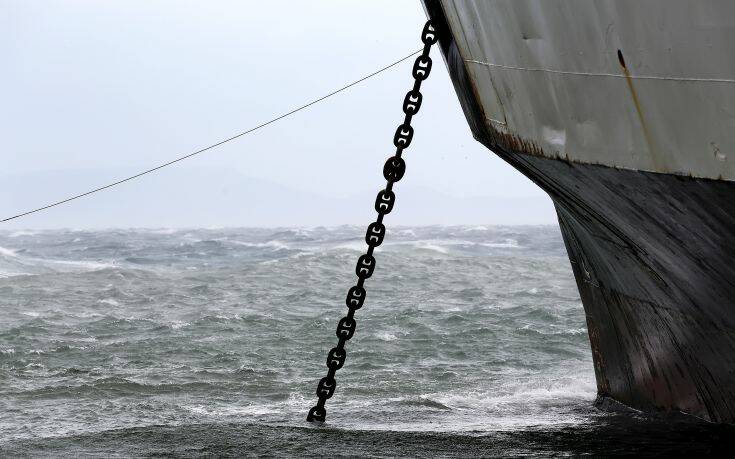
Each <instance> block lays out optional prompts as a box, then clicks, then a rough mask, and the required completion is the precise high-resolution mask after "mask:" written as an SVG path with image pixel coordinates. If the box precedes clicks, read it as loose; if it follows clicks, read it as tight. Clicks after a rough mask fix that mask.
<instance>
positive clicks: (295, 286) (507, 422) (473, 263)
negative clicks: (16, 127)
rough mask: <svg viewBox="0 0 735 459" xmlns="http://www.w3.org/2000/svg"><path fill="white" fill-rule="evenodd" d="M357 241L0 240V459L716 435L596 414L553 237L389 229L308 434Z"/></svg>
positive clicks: (494, 446) (327, 232) (496, 230)
mask: <svg viewBox="0 0 735 459" xmlns="http://www.w3.org/2000/svg"><path fill="white" fill-rule="evenodd" d="M363 234H364V230H363V228H361V227H354V226H342V227H332V228H298V229H295V228H277V229H212V230H204V229H196V230H194V229H192V230H166V229H162V230H107V231H74V230H53V231H43V232H34V231H4V232H0V308H1V310H2V311H3V314H2V317H3V318H2V320H1V321H0V400H1V402H0V405H1V406H2V409H1V410H0V452H1V453H4V454H7V455H16V454H27V455H38V454H49V453H54V454H93V455H99V454H101V455H105V456H109V455H115V454H117V455H120V456H130V455H151V454H170V453H173V454H180V455H199V454H214V455H242V454H264V455H288V456H304V455H341V454H344V455H368V456H395V455H411V456H422V455H426V456H432V455H437V454H438V455H445V456H453V455H493V454H557V453H562V454H563V453H580V452H597V453H600V452H603V453H604V452H608V453H610V452H631V451H634V450H636V448H639V447H640V446H641V445H647V446H651V445H654V446H656V447H657V448H659V449H658V451H660V452H665V451H670V450H677V448H681V447H683V446H686V447H689V448H692V447H695V446H696V445H693V444H691V443H690V442H689V441H688V439H691V438H693V437H692V436H694V437H696V438H698V439H699V440H702V439H705V440H707V441H704V442H702V441H700V442H699V443H701V444H702V445H703V446H702V448H707V447H708V446H707V445H710V446H711V444H712V443H711V442H709V440H710V439H711V438H719V437H718V436H723V435H727V434H728V432H729V431H728V430H723V429H724V428H716V429H714V430H713V429H709V428H705V427H702V426H701V425H699V424H696V423H694V424H692V423H685V424H684V427H681V426H678V427H675V428H677V429H683V430H680V431H679V433H678V434H677V435H671V429H672V428H674V427H672V426H676V424H672V423H668V424H666V425H665V426H661V425H658V424H656V422H655V420H651V419H646V418H644V417H642V416H641V415H634V414H630V413H626V414H611V413H604V412H601V411H598V410H597V409H595V408H594V407H593V401H594V399H595V396H596V388H595V382H594V372H593V367H592V360H591V355H590V349H589V344H588V340H587V331H586V328H585V320H584V312H583V309H582V305H581V302H580V299H579V295H578V292H577V289H576V286H575V283H574V279H573V276H572V272H571V268H570V265H569V260H568V258H567V257H566V253H565V251H564V246H563V242H562V239H561V235H560V234H559V231H558V229H557V228H556V227H552V226H527V227H485V226H451V227H442V226H434V227H415V228H407V227H404V228H394V229H392V230H391V231H390V232H389V234H388V236H387V238H386V242H385V243H384V245H383V246H381V247H380V248H379V249H378V250H377V253H376V258H377V263H378V267H377V270H376V273H375V275H374V276H373V277H372V278H371V279H369V281H368V282H367V292H368V297H367V301H366V304H365V306H364V307H363V308H362V309H360V310H359V311H358V312H357V315H356V317H357V322H358V327H357V332H356V335H355V337H354V338H353V339H352V340H351V341H350V342H349V343H348V345H347V352H348V356H347V362H346V364H345V367H344V368H343V369H342V370H340V371H339V372H338V375H337V384H338V386H337V391H336V394H335V396H334V397H333V398H332V399H330V400H329V402H328V405H327V409H328V423H327V424H326V425H325V426H321V427H315V426H311V425H309V424H307V423H305V422H304V418H305V415H306V412H307V411H308V409H309V407H311V406H312V405H313V404H314V402H315V399H316V398H315V394H314V391H315V387H316V382H317V381H318V380H319V378H321V377H322V376H323V374H324V373H325V371H326V367H325V359H326V354H327V351H328V350H329V349H330V348H331V347H332V346H333V345H334V344H335V343H336V336H335V334H334V330H335V327H336V323H337V321H338V320H339V318H340V317H341V316H342V315H344V314H345V313H346V308H345V306H344V296H345V294H346V292H347V289H348V288H349V287H350V286H351V285H352V284H353V283H354V280H355V276H354V265H355V261H356V259H357V257H358V256H359V254H360V253H361V252H362V251H363V250H364V241H363ZM682 432H683V433H684V434H686V435H684V434H682Z"/></svg>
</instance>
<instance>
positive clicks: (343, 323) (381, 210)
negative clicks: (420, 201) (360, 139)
mask: <svg viewBox="0 0 735 459" xmlns="http://www.w3.org/2000/svg"><path fill="white" fill-rule="evenodd" d="M437 38H438V37H437V35H436V30H435V29H434V26H433V25H432V23H431V21H427V22H426V25H425V26H424V30H423V32H422V33H421V41H422V42H423V43H424V49H423V52H422V53H421V55H420V56H418V57H417V58H416V61H415V62H414V64H413V70H412V72H411V73H412V75H413V78H414V83H413V89H411V90H410V91H409V92H408V93H407V94H406V97H405V98H404V99H403V113H404V114H405V115H406V116H405V118H404V120H403V123H402V124H401V125H400V126H398V128H397V129H396V133H395V135H394V136H393V145H395V147H396V153H395V155H394V156H392V157H390V158H388V161H386V163H385V165H384V166H383V177H385V180H386V181H387V183H386V186H385V189H383V190H380V191H379V192H378V196H377V197H376V198H375V211H376V212H377V213H378V218H377V219H376V221H374V222H373V223H371V224H370V225H369V226H368V228H367V232H366V233H365V242H366V243H367V246H368V249H367V253H365V254H364V255H362V256H360V258H359V259H358V260H357V266H356V268H355V274H357V284H356V285H354V286H353V287H351V288H350V290H349V291H348V292H347V300H346V304H347V309H348V312H347V315H346V316H345V317H343V318H342V319H340V321H339V323H338V324H337V338H339V342H338V343H337V346H336V347H333V348H332V349H331V350H330V351H329V354H328V355H327V368H328V369H329V371H328V372H327V376H325V377H323V378H322V379H321V380H320V381H319V384H318V385H317V388H316V395H317V397H318V398H319V400H318V402H317V404H316V405H315V406H314V407H312V408H311V410H309V414H308V416H307V417H306V420H307V421H309V422H313V421H317V422H324V420H325V419H326V417H327V409H326V408H325V407H324V405H325V403H326V402H327V400H328V399H329V398H331V397H332V395H334V389H335V388H336V387H337V381H335V379H334V375H335V373H336V372H337V370H339V369H340V368H342V366H343V365H344V363H345V358H346V357H347V351H345V343H346V342H347V341H349V340H350V338H352V336H353V335H354V334H355V328H356V327H357V321H356V320H355V318H354V316H355V311H357V310H358V309H360V308H361V307H362V305H363V303H364V302H365V295H366V292H365V287H364V285H365V281H366V280H367V279H369V278H370V276H372V275H373V271H374V270H375V257H374V256H373V251H374V250H375V248H376V247H378V246H379V245H380V244H382V243H383V238H384V237H385V225H384V224H383V217H385V216H386V215H387V214H389V213H390V212H391V210H393V205H394V204H395V201H396V195H395V193H394V192H393V184H394V183H396V182H398V181H399V180H401V178H403V174H404V173H405V172H406V162H405V161H404V160H403V158H401V155H402V154H403V150H405V149H406V148H408V146H409V145H411V140H412V139H413V128H412V127H411V119H412V118H413V116H414V115H415V114H416V113H418V111H419V109H420V108H421V102H422V99H423V96H422V95H421V92H420V91H419V89H421V82H422V81H424V80H425V79H426V78H427V77H428V76H429V73H430V72H431V58H430V57H429V51H430V50H431V45H433V44H434V43H436V41H437Z"/></svg>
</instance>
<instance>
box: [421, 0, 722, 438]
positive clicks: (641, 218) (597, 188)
mask: <svg viewBox="0 0 735 459" xmlns="http://www.w3.org/2000/svg"><path fill="white" fill-rule="evenodd" d="M424 3H425V6H426V9H427V12H428V14H429V16H430V17H431V18H432V19H433V20H434V21H435V23H436V26H437V28H438V30H439V34H440V37H441V39H440V44H441V48H442V51H443V53H444V57H445V61H446V63H447V67H448V69H449V71H450V74H451V77H452V81H453V83H454V85H455V90H456V92H457V95H458V97H459V100H460V103H461V105H462V108H463V110H464V112H465V115H466V117H467V120H468V123H469V125H470V128H471V130H472V132H473V135H474V136H475V138H476V139H477V140H478V141H480V142H482V143H483V144H484V145H485V146H487V147H488V148H489V149H491V150H492V151H493V152H495V153H496V154H498V155H499V156H501V157H502V158H503V159H505V160H506V161H507V162H509V163H510V164H511V165H513V166H514V167H515V168H517V169H518V170H520V171H521V172H522V173H523V174H525V175H526V176H527V177H529V178H530V179H531V180H533V181H534V182H535V183H536V184H538V185H539V186H540V187H541V188H543V189H544V190H545V191H546V192H547V193H548V194H549V196H550V197H551V198H552V200H553V201H554V204H555V206H556V210H557V214H558V217H559V224H560V227H561V230H562V234H563V236H564V242H565V245H566V248H567V252H568V255H569V259H570V262H571V265H572V268H573V272H574V276H575V278H576V281H577V285H578V288H579V292H580V296H581V299H582V303H583V306H584V310H585V314H586V319H587V325H588V332H589V339H590V344H591V348H592V356H593V361H594V367H595V375H596V379H597V386H598V393H599V395H600V399H599V400H600V401H601V402H603V401H604V400H608V399H611V400H614V401H616V402H620V403H622V404H625V405H627V406H630V407H633V408H636V409H640V410H646V411H664V412H684V413H687V414H691V415H694V416H698V417H701V418H703V419H706V420H709V421H713V422H728V423H732V422H735V333H733V331H735V314H733V308H734V307H735V303H734V301H733V299H734V298H735V261H734V260H735V246H733V244H732V241H735V234H734V233H735V199H734V198H735V185H734V184H733V182H731V181H728V180H716V179H710V178H698V177H695V176H692V175H682V174H672V173H660V172H655V171H645V170H637V169H635V168H621V167H613V166H609V165H600V164H590V163H585V162H584V161H579V160H574V159H572V160H570V159H569V158H568V157H566V156H560V155H559V154H551V153H548V152H547V151H544V149H543V148H539V147H538V145H537V144H536V143H534V142H532V141H527V140H525V139H523V137H522V136H519V135H518V134H517V133H514V132H513V131H512V130H510V131H508V130H501V129H497V126H494V125H493V123H488V118H489V117H488V107H487V105H488V103H487V101H486V100H485V99H483V97H482V89H481V88H478V83H479V82H478V81H477V79H476V78H474V77H473V74H472V72H471V71H470V70H468V64H467V58H466V57H463V56H462V52H461V50H460V49H459V46H458V43H457V41H456V39H455V35H454V33H453V31H452V28H451V26H450V25H449V24H448V22H447V19H446V17H445V11H444V9H443V6H442V4H441V3H440V2H435V1H431V0H426V1H425V2H424ZM455 7H456V6H455ZM618 153H619V156H620V157H623V156H624V154H625V153H626V152H623V151H621V152H618ZM613 156H614V155H613ZM602 404H604V403H602Z"/></svg>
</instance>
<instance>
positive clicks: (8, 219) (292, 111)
mask: <svg viewBox="0 0 735 459" xmlns="http://www.w3.org/2000/svg"><path fill="white" fill-rule="evenodd" d="M422 51H423V48H422V49H419V50H416V51H414V52H412V53H411V54H409V55H407V56H404V57H402V58H400V59H398V60H397V61H395V62H392V63H390V64H388V65H386V66H385V67H382V68H380V69H378V70H376V71H374V72H373V73H370V74H368V75H365V76H364V77H362V78H360V79H358V80H355V81H353V82H352V83H349V84H346V85H344V86H342V87H341V88H339V89H335V90H334V91H332V92H330V93H329V94H326V95H324V96H322V97H319V98H318V99H314V100H312V101H311V102H308V103H306V104H304V105H301V106H299V107H297V108H294V109H293V110H291V111H289V112H286V113H284V114H282V115H278V116H277V117H275V118H273V119H270V120H268V121H266V122H264V123H261V124H259V125H257V126H255V127H252V128H250V129H248V130H246V131H243V132H240V133H239V134H235V135H233V136H232V137H228V138H226V139H224V140H220V141H219V142H217V143H213V144H211V145H209V146H207V147H204V148H202V149H200V150H197V151H195V152H193V153H189V154H187V155H184V156H180V157H178V158H176V159H173V160H171V161H168V162H165V163H163V164H159V165H158V166H155V167H152V168H150V169H146V170H144V171H142V172H138V173H137V174H135V175H131V176H129V177H125V178H123V179H120V180H117V181H115V182H112V183H108V184H107V185H103V186H101V187H98V188H94V189H92V190H89V191H85V192H84V193H80V194H77V195H74V196H70V197H68V198H64V199H61V200H58V201H55V202H51V203H49V204H46V205H44V206H41V207H37V208H35V209H31V210H27V211H24V212H21V213H19V214H16V215H13V216H10V217H6V218H3V219H2V220H0V223H4V222H8V221H10V220H15V219H16V218H20V217H24V216H26V215H30V214H34V213H36V212H41V211H43V210H47V209H50V208H52V207H56V206H60V205H61V204H66V203H67V202H70V201H74V200H76V199H79V198H83V197H85V196H89V195H91V194H94V193H97V192H99V191H102V190H106V189H108V188H112V187H114V186H117V185H120V184H122V183H125V182H129V181H131V180H135V179H137V178H139V177H142V176H144V175H146V174H150V173H151V172H155V171H157V170H159V169H163V168H164V167H168V166H171V165H172V164H176V163H178V162H180V161H183V160H185V159H189V158H191V157H193V156H196V155H198V154H201V153H204V152H205V151H209V150H212V149H213V148H217V147H219V146H221V145H224V144H226V143H228V142H231V141H233V140H235V139H238V138H240V137H243V136H245V135H247V134H250V133H252V132H255V131H257V130H258V129H261V128H264V127H266V126H268V125H269V124H272V123H275V122H276V121H279V120H282V119H284V118H286V117H288V116H291V115H293V114H295V113H297V112H300V111H301V110H304V109H306V108H309V107H311V106H312V105H314V104H317V103H319V102H322V101H323V100H326V99H328V98H330V97H332V96H334V95H336V94H339V93H340V92H342V91H345V90H347V89H349V88H351V87H353V86H355V85H357V84H359V83H362V82H363V81H365V80H368V79H370V78H372V77H374V76H376V75H378V74H380V73H382V72H385V71H386V70H388V69H390V68H392V67H395V66H396V65H398V64H400V63H401V62H403V61H405V60H408V59H410V58H411V57H413V56H415V55H416V54H419V53H420V52H422Z"/></svg>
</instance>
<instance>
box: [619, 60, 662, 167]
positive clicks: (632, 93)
mask: <svg viewBox="0 0 735 459" xmlns="http://www.w3.org/2000/svg"><path fill="white" fill-rule="evenodd" d="M618 62H620V66H621V67H622V68H623V74H624V75H625V82H626V83H627V84H628V90H629V91H630V97H631V98H632V99H633V105H634V106H635V111H636V114H637V115H638V120H639V121H640V123H641V130H642V131H643V137H644V138H645V139H646V145H647V146H648V151H649V152H650V153H651V159H652V160H653V164H654V167H655V169H656V170H663V166H662V165H661V164H660V161H658V159H657V155H656V148H655V147H654V143H653V139H652V137H651V133H650V132H649V131H648V126H647V124H646V121H645V118H644V116H643V109H642V108H641V101H640V100H639V99H638V92H637V91H636V90H635V86H634V85H633V78H632V77H631V76H630V71H629V70H628V66H627V65H625V58H624V57H623V52H622V51H620V50H618Z"/></svg>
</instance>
